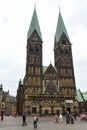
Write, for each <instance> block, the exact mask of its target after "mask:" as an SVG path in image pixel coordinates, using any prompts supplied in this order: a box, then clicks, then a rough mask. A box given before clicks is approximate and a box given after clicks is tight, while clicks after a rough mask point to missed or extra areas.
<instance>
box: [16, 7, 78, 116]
mask: <svg viewBox="0 0 87 130" xmlns="http://www.w3.org/2000/svg"><path fill="white" fill-rule="evenodd" d="M43 44H44V43H43V40H42V34H41V30H40V25H39V21H38V17H37V12H36V8H34V12H33V16H32V19H31V23H30V27H29V30H28V34H27V49H26V72H25V76H24V79H23V80H22V81H21V80H20V81H19V86H18V90H17V113H18V114H19V115H20V114H22V112H23V111H26V112H27V113H28V114H40V115H47V114H55V113H59V112H62V113H63V114H65V112H66V111H69V112H70V113H73V112H78V101H77V95H76V84H75V75H74V66H73V56H72V47H71V41H70V38H69V35H68V33H67V30H66V27H65V24H64V21H63V18H62V15H61V12H60V11H59V16H58V22H57V27H56V33H55V36H54V66H53V65H52V64H51V63H50V64H49V66H43V64H42V63H43V61H42V56H43ZM44 58H46V57H44Z"/></svg>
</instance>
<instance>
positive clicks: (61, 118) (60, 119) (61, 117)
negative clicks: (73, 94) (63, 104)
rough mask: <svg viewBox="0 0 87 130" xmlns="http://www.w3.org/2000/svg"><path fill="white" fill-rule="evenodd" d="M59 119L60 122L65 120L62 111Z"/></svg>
mask: <svg viewBox="0 0 87 130" xmlns="http://www.w3.org/2000/svg"><path fill="white" fill-rule="evenodd" d="M59 121H60V122H63V116H62V114H61V113H60V115H59Z"/></svg>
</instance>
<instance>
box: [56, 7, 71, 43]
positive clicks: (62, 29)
mask: <svg viewBox="0 0 87 130" xmlns="http://www.w3.org/2000/svg"><path fill="white" fill-rule="evenodd" d="M63 33H64V34H65V35H66V37H67V39H68V40H69V41H70V39H69V36H68V33H67V30H66V27H65V24H64V21H63V18H62V15H61V12H60V9H59V17H58V22H57V28H56V34H55V39H56V42H58V41H59V40H60V38H61V36H62V34H63Z"/></svg>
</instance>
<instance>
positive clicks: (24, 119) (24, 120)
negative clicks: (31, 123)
mask: <svg viewBox="0 0 87 130" xmlns="http://www.w3.org/2000/svg"><path fill="white" fill-rule="evenodd" d="M22 119H23V124H22V126H24V125H27V123H26V113H25V112H24V113H23V115H22Z"/></svg>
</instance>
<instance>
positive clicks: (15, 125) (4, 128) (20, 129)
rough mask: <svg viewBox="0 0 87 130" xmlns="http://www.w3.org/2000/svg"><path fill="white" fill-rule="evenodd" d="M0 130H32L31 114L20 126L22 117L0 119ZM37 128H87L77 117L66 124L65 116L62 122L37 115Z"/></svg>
mask: <svg viewBox="0 0 87 130" xmlns="http://www.w3.org/2000/svg"><path fill="white" fill-rule="evenodd" d="M0 130H34V128H33V116H32V117H27V126H22V117H16V118H15V117H11V116H8V117H4V120H3V121H1V120H0ZM37 130H87V121H81V120H80V117H78V118H77V120H76V121H75V123H74V124H66V120H65V117H64V118H63V122H62V123H60V122H59V123H54V117H53V116H49V117H39V121H38V128H37Z"/></svg>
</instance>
